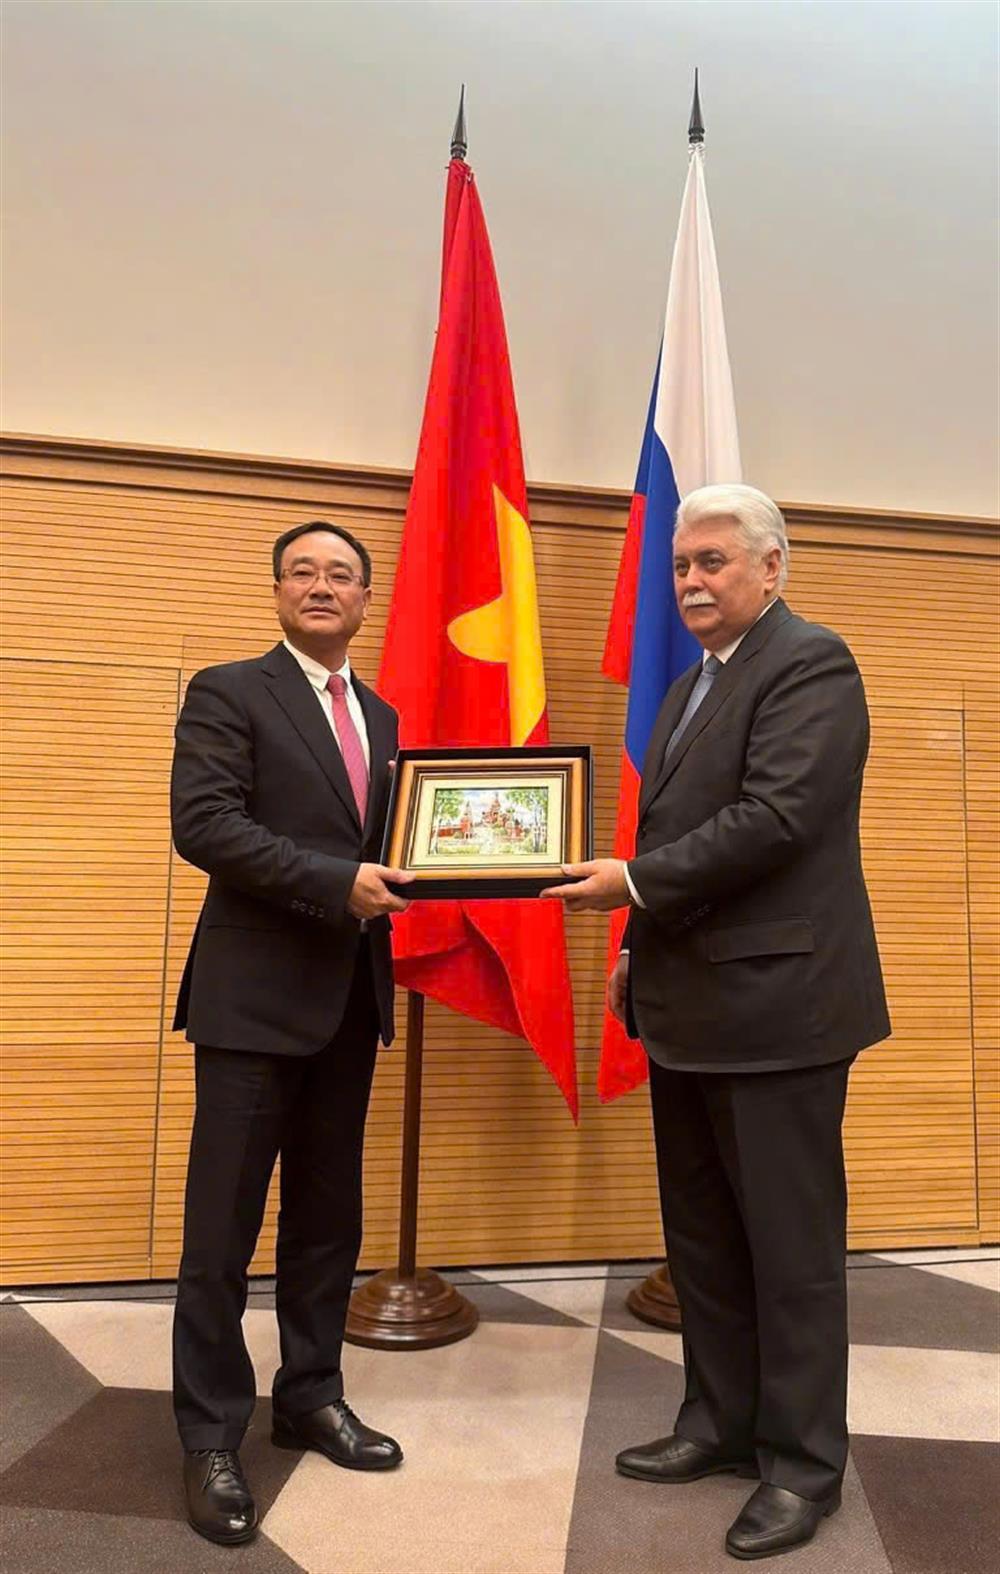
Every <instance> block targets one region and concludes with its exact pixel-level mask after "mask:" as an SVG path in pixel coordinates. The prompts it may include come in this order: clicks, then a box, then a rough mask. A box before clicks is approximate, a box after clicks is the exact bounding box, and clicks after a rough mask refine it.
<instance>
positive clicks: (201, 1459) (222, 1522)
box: [184, 1448, 257, 1546]
mask: <svg viewBox="0 0 1000 1574" xmlns="http://www.w3.org/2000/svg"><path fill="white" fill-rule="evenodd" d="M184 1495H185V1497H186V1498H187V1513H188V1523H189V1524H190V1525H191V1526H192V1528H193V1529H194V1530H196V1531H197V1532H198V1534H199V1536H206V1537H207V1538H208V1540H209V1541H219V1542H221V1543H222V1544H223V1546H235V1545H236V1544H237V1543H238V1542H240V1541H249V1540H250V1539H251V1537H252V1536H255V1535H256V1534H257V1508H256V1505H255V1503H254V1500H253V1498H252V1497H251V1495H250V1488H249V1487H248V1486H247V1481H246V1476H245V1475H244V1474H243V1468H242V1466H241V1465H240V1456H239V1454H237V1453H236V1451H235V1449H232V1448H205V1449H200V1450H199V1451H198V1452H197V1453H187V1454H185V1455H184Z"/></svg>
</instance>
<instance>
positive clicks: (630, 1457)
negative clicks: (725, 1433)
mask: <svg viewBox="0 0 1000 1574" xmlns="http://www.w3.org/2000/svg"><path fill="white" fill-rule="evenodd" d="M615 1469H616V1470H617V1471H618V1474H619V1475H620V1476H634V1477H635V1479H636V1480H637V1481H700V1480H701V1478H702V1476H717V1475H721V1474H722V1472H723V1471H726V1470H730V1471H732V1470H735V1471H736V1473H737V1474H738V1475H741V1476H748V1477H749V1476H755V1475H756V1474H757V1466H756V1464H755V1462H754V1461H753V1460H752V1459H740V1458H738V1457H737V1456H736V1455H734V1454H722V1453H716V1452H714V1451H713V1450H712V1449H710V1448H702V1447H701V1445H700V1444H699V1443H691V1442H689V1441H688V1439H687V1438H686V1437H677V1436H676V1434H674V1435H673V1436H671V1437H658V1438H656V1440H655V1441H654V1442H652V1443H639V1444H637V1445H636V1447H635V1448H623V1449H622V1451H621V1453H620V1454H619V1455H618V1456H617V1457H616V1459H615Z"/></svg>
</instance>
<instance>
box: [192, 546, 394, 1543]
mask: <svg viewBox="0 0 1000 1574" xmlns="http://www.w3.org/2000/svg"><path fill="white" fill-rule="evenodd" d="M274 596H275V605H276V610H277V615H278V621H279V622H280V624H281V627H282V629H283V630H284V634H285V639H284V641H283V642H282V643H281V644H279V645H276V646H275V648H274V649H273V650H271V651H269V652H268V654H267V655H266V656H262V657H259V658H258V659H256V660H253V661H238V662H232V663H230V664H228V665H226V666H220V667H210V668H208V669H207V670H205V671H204V672H199V673H198V674H197V675H196V676H195V677H194V678H193V679H192V680H191V683H190V685H189V687H188V690H187V696H186V698H185V701H184V706H183V709H182V711H181V714H180V718H179V720H178V723H177V746H176V751H175V755H174V769H173V778H172V787H171V811H172V820H173V833H174V842H175V845H176V847H177V850H178V852H179V853H180V854H181V856H182V857H183V858H186V859H187V860H188V861H189V862H190V863H193V864H196V865H197V866H198V868H199V869H204V870H205V871H206V873H207V874H208V876H209V883H208V891H207V894H206V897H205V904H204V907H203V908H202V912H201V917H200V918H199V920H198V927H197V930H196V931H195V936H194V940H193V943H192V946H191V951H190V955H189V957H188V960H187V966H186V967H185V970H184V976H183V979H182V981H181V987H180V996H179V999H178V1004H177V1016H176V1020H175V1023H174V1026H175V1027H177V1028H183V1029H185V1030H186V1033H187V1036H188V1038H189V1039H191V1040H192V1042H193V1043H194V1044H195V1045H196V1049H195V1081H196V1108H195V1118H194V1128H193V1131H192V1135H191V1155H190V1162H189V1166H188V1178H187V1191H186V1196H185V1208H184V1251H183V1257H182V1260H181V1267H180V1274H179V1279H178V1286H177V1307H176V1314H175V1318H174V1408H175V1413H176V1416H177V1424H178V1429H179V1431H180V1435H181V1441H182V1443H183V1445H184V1449H185V1455H184V1485H185V1492H186V1496H187V1506H188V1517H189V1519H190V1522H191V1524H192V1525H193V1526H194V1528H195V1530H197V1531H199V1532H200V1533H201V1534H202V1535H203V1536H207V1537H208V1538H209V1539H210V1540H212V1541H219V1542H240V1541H246V1540H249V1538H250V1537H251V1536H253V1534H254V1533H255V1531H256V1527H257V1513H256V1508H255V1506H254V1502H253V1498H252V1495H251V1492H250V1489H249V1487H248V1485H247V1482H246V1479H245V1477H244V1475H243V1472H242V1469H241V1467H240V1461H239V1455H238V1453H237V1450H238V1448H239V1445H240V1441H241V1439H242V1437H243V1433H244V1431H245V1430H246V1427H247V1424H248V1422H249V1419H250V1416H251V1413H252V1411H253V1406H254V1399H255V1388H254V1373H253V1367H252V1364H251V1362H250V1357H249V1355H248V1354H247V1349H246V1345H245V1343H244V1340H243V1334H242V1329H241V1318H242V1315H243V1311H244V1308H245V1305H246V1295H247V1268H248V1265H249V1263H250V1259H251V1257H252V1255H253V1251H254V1246H255V1244H256V1241H257V1236H258V1233H259V1231H260V1226H261V1220H262V1218H263V1213H264V1204H265V1201H266V1198H267V1190H268V1184H269V1182H270V1179H271V1174H272V1171H273V1169H274V1164H275V1160H276V1158H277V1156H278V1155H279V1153H280V1155H281V1207H280V1214H279V1219H278V1243H277V1280H276V1293H275V1302H276V1309H277V1316H278V1327H279V1332H280V1340H281V1366H280V1369H279V1371H278V1373H277V1375H276V1377H275V1379H274V1386H273V1433H272V1437H273V1441H274V1442H275V1443H276V1444H277V1445H278V1446H279V1447H282V1448H312V1449H315V1450H317V1451H318V1452H320V1453H322V1454H324V1455H326V1457H327V1458H329V1459H331V1460H333V1461H334V1462H335V1463H337V1464H340V1465H346V1466H348V1467H350V1468H352V1469H357V1470H384V1469H389V1468H391V1467H392V1466H395V1465H398V1464H399V1462H400V1460H401V1459H402V1453H401V1451H400V1448H399V1445H398V1443H396V1442H395V1441H394V1440H393V1439H392V1438H390V1437H386V1436H384V1435H383V1434H381V1433H378V1432H375V1431H373V1430H372V1429H371V1428H369V1427H367V1426H365V1425H364V1424H363V1423H362V1422H361V1421H360V1420H359V1419H358V1418H357V1417H356V1416H355V1415H354V1413H353V1411H352V1410H351V1409H350V1408H349V1407H348V1405H347V1404H346V1402H345V1400H344V1386H343V1378H342V1375H341V1370H340V1352H341V1343H342V1340H343V1334H344V1324H345V1320H346V1316H347V1303H348V1297H349V1295H350V1291H351V1281H352V1277H353V1274H354V1269H355V1266H356V1263H357V1257H358V1251H359V1248H360V1243H361V1152H362V1141H363V1137H364V1125H365V1116H366V1113H367V1109H368V1097H369V1092H370V1089H371V1081H372V1074H373V1071H374V1066H375V1052H376V1047H377V1043H378V1039H379V1037H380V1036H381V1038H382V1041H383V1042H384V1043H386V1044H388V1043H390V1042H391V1040H392V1037H393V1016H392V1008H393V997H392V958H391V953H390V946H389V925H390V920H389V917H388V915H389V914H390V913H392V912H399V911H402V910H403V908H404V907H405V905H406V904H405V902H404V901H403V900H402V899H401V898H400V897H399V896H398V895H395V894H393V892H392V891H390V890H389V888H388V886H387V884H386V882H387V881H390V880H391V881H393V882H395V883H399V882H401V881H402V882H405V880H406V878H407V876H404V875H402V874H401V873H400V871H398V870H390V869H385V868H383V867H382V866H381V865H380V864H379V863H378V861H377V860H378V855H379V848H380V846H381V840H382V832H383V827H384V822H385V813H386V805H387V800H388V794H389V777H390V766H391V762H392V760H393V758H394V756H395V753H396V744H397V717H396V713H395V711H393V710H392V709H391V707H390V706H388V705H386V704H384V703H383V701H382V700H380V699H379V698H378V696H377V695H376V694H374V693H373V692H372V690H371V689H369V688H367V687H366V685H365V684H363V683H361V682H360V681H359V680H358V678H357V676H356V675H355V674H354V673H353V672H352V671H351V667H350V664H349V662H348V659H347V647H348V645H349V643H350V641H351V639H352V638H353V637H354V635H355V634H356V633H357V631H358V629H359V628H360V627H361V625H362V623H363V622H364V620H365V618H366V616H367V614H368V606H369V602H370V600H371V559H370V557H369V555H368V552H367V551H366V549H365V548H364V546H363V545H362V544H361V542H360V541H357V540H356V539H355V538H354V537H353V536H352V535H351V534H350V533H349V532H348V531H346V530H342V529H340V528H339V527H338V526H335V525H328V524H325V523H322V522H313V523H310V524H306V525H301V526H299V527H298V528H297V529H294V530H289V531H288V532H286V534H285V535H283V536H281V537H279V539H278V541H277V542H276V543H275V546H274Z"/></svg>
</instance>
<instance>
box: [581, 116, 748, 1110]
mask: <svg viewBox="0 0 1000 1574" xmlns="http://www.w3.org/2000/svg"><path fill="white" fill-rule="evenodd" d="M740 479H741V469H740V445H739V437H738V435H737V429H736V405H735V401H734V399H733V381H732V376H731V374H730V370H729V351H728V349H727V346H726V326H725V321H724V319H723V315H722V292H721V290H720V288H719V270H718V266H717V263H716V258H715V242H714V240H713V238H712V221H711V218H710V215H709V211H708V196H707V193H706V191H705V171H704V154H703V149H702V146H701V144H700V142H695V143H694V144H693V145H692V147H691V153H690V163H689V165H688V175H687V182H686V184H685V187H684V199H683V202H682V203H681V216H680V223H679V224H678V227H677V240H676V242H675V244H674V256H673V263H672V265H671V269H670V287H669V290H668V293H667V312H666V320H665V322H664V327H663V339H662V342H661V346H660V355H659V360H658V362H657V366H656V375H655V376H654V378H653V391H652V394H651V396H650V400H649V411H648V414H647V416H646V430H645V433H644V435H643V439H642V452H641V454H640V456H639V468H638V472H637V474H636V478H635V490H634V492H633V494H632V506H631V509H630V510H629V519H628V529H627V531H626V535H625V545H624V547H623V548H622V556H621V562H620V564H619V568H618V581H617V584H616V586H615V596H614V603H613V605H612V609H611V621H610V623H609V624H608V635H607V641H606V644H605V647H604V660H603V663H602V670H603V672H604V674H605V676H606V677H609V678H611V679H612V681H613V682H615V683H625V684H627V685H628V713H627V717H626V722H625V747H624V750H623V753H622V769H621V787H620V792H619V800H618V823H617V827H616V830H615V845H614V856H615V857H616V858H631V857H632V856H633V854H634V853H635V831H636V818H637V808H638V801H639V778H640V775H641V772H642V762H643V760H644V758H645V754H646V746H647V744H648V743H649V737H650V733H651V732H652V730H653V723H654V722H655V721H656V717H657V714H658V712H659V709H660V706H661V705H662V703H663V698H664V695H665V694H666V692H667V690H668V688H669V687H670V685H671V683H673V681H674V679H675V678H677V677H679V676H680V674H681V673H682V672H684V671H685V670H686V668H688V667H690V666H691V665H692V663H693V662H695V661H697V660H698V659H699V657H700V655H701V646H700V645H699V644H698V641H697V640H696V639H695V638H694V636H693V635H692V634H689V633H688V631H687V629H686V628H685V627H684V624H683V623H682V621H681V617H680V613H679V612H678V610H677V604H676V602H675V600H674V592H673V531H674V521H675V518H676V515H677V506H678V503H679V502H680V499H681V498H682V497H683V496H685V495H686V494H687V493H688V492H691V491H693V490H694V489H695V487H699V486H708V485H711V484H712V483H716V482H726V481H739V480H740ZM627 916H628V913H627V909H622V910H620V911H619V912H617V913H614V914H613V915H612V919H611V925H610V931H609V935H608V971H609V972H610V970H611V968H612V967H613V966H614V963H615V960H616V958H617V956H618V952H619V949H620V946H621V937H622V931H623V929H624V927H625V920H626V918H627ZM647 1072H648V1063H647V1060H646V1055H645V1052H644V1051H643V1049H642V1046H641V1045H640V1044H637V1043H635V1042H634V1041H632V1040H630V1039H628V1038H626V1036H625V1031H624V1029H623V1028H622V1026H621V1024H620V1023H618V1022H616V1021H615V1019H614V1017H613V1016H612V1015H611V1013H610V1012H605V1018H604V1031H603V1035H602V1039H601V1062H600V1067H599V1069H598V1073H597V1091H598V1095H599V1097H600V1099H601V1100H602V1102H607V1101H609V1100H610V1099H614V1098H617V1097H618V1096H619V1095H620V1094H622V1093H627V1092H629V1091H630V1090H631V1089H632V1088H634V1087H637V1086H638V1085H639V1083H641V1082H643V1081H644V1080H645V1078H646V1076H647Z"/></svg>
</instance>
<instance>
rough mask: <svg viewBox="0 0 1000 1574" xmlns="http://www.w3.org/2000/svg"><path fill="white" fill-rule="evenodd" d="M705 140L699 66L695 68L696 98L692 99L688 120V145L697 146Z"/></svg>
mask: <svg viewBox="0 0 1000 1574" xmlns="http://www.w3.org/2000/svg"><path fill="white" fill-rule="evenodd" d="M704 140H705V126H704V123H703V121H702V118H701V100H700V99H699V97H698V67H697V66H695V68H694V98H693V99H692V100H691V119H690V120H689V121H688V145H689V147H692V148H693V147H697V146H699V144H700V143H702V142H704Z"/></svg>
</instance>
